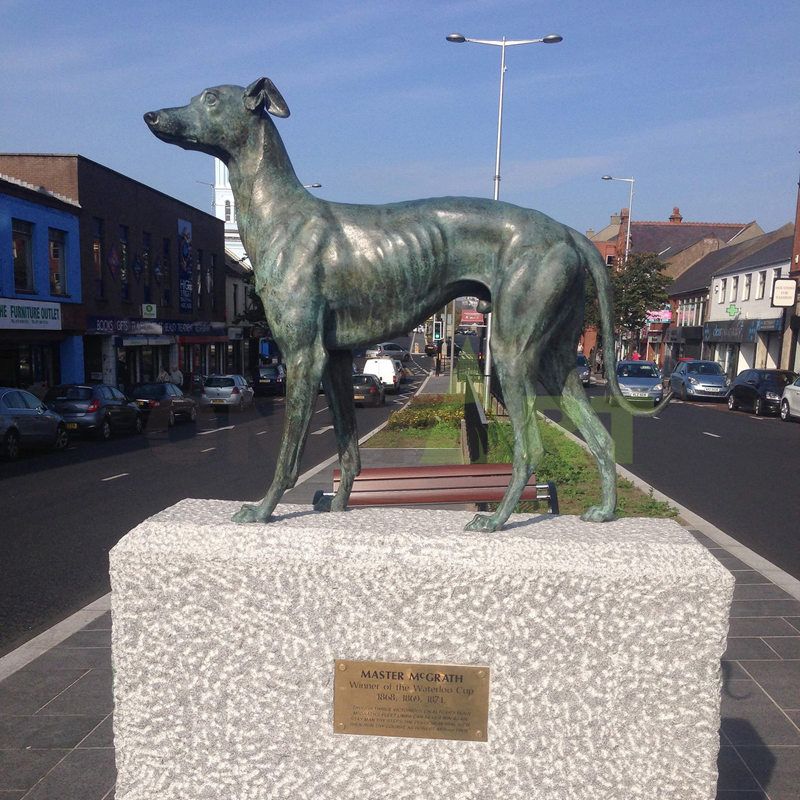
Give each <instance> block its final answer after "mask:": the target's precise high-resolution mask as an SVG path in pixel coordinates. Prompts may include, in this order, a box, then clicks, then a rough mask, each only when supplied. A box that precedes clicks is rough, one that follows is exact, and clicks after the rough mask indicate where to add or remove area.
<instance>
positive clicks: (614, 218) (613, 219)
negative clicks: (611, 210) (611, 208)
mask: <svg viewBox="0 0 800 800" xmlns="http://www.w3.org/2000/svg"><path fill="white" fill-rule="evenodd" d="M619 223H620V218H619V214H612V215H611V222H609V223H608V224H609V225H619Z"/></svg>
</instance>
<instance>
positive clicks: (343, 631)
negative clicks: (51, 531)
mask: <svg viewBox="0 0 800 800" xmlns="http://www.w3.org/2000/svg"><path fill="white" fill-rule="evenodd" d="M238 508H239V504H238V503H231V502H221V501H210V500H186V501H184V502H182V503H179V504H177V505H176V506H173V507H172V508H170V509H167V510H166V511H164V512H162V513H160V514H157V515H156V516H154V517H151V518H150V519H149V520H147V521H146V522H144V523H142V524H141V525H139V526H138V527H137V528H135V529H134V530H133V531H131V533H129V534H128V535H127V536H126V537H125V538H124V539H122V541H120V543H119V544H118V545H117V546H116V547H115V548H114V550H113V551H112V553H111V582H112V588H113V601H112V608H113V629H114V633H113V665H114V698H115V710H114V736H115V746H116V753H117V767H118V772H119V777H118V781H117V789H116V797H117V800H152V799H153V798H158V800H173V798H175V799H177V798H181V800H205V799H206V798H208V800H212V798H213V800H222V799H223V798H224V800H262V799H266V798H275V799H276V800H277V799H278V798H280V799H281V800H284V799H285V800H306V799H307V800H334V799H335V800H428V799H430V800H470V799H472V798H474V800H517V799H518V800H539V799H540V798H548V800H556V799H557V800H573V798H575V799H577V798H582V799H583V798H585V800H601V799H602V800H612V799H613V798H618V799H619V800H635V799H636V798H641V800H654V799H655V798H669V800H684V799H685V800H701V799H702V798H708V800H711V798H713V797H714V796H715V785H716V774H717V773H716V756H717V749H718V746H719V738H718V727H719V704H720V671H719V660H720V656H721V655H722V652H723V649H724V643H725V636H726V633H727V627H728V609H729V605H730V601H731V598H732V594H733V578H732V576H731V575H730V573H728V572H727V571H726V570H725V569H724V568H723V567H722V566H721V565H720V564H719V563H718V562H717V561H716V560H715V559H714V558H713V557H712V556H711V555H710V554H709V553H708V552H707V551H706V550H705V549H704V548H703V547H702V546H701V545H699V544H698V543H697V542H696V541H695V540H694V539H693V538H692V537H691V536H690V535H689V534H688V533H687V532H686V531H685V530H683V529H682V528H681V527H680V526H679V525H678V524H676V523H675V522H671V521H666V520H652V519H626V520H620V521H618V522H614V523H608V524H602V525H598V524H588V523H583V522H581V521H580V520H578V519H577V518H575V517H556V518H549V517H542V516H538V517H527V516H516V517H512V519H511V520H510V521H509V524H508V525H507V527H506V529H505V530H504V531H501V532H498V533H495V534H479V533H465V532H464V531H463V527H464V524H465V523H466V522H467V521H468V520H469V519H470V518H471V514H469V513H466V512H458V511H438V510H417V509H414V510H409V509H358V510H353V511H349V512H347V513H345V514H315V513H313V512H310V511H309V510H308V508H307V507H300V506H281V507H280V508H279V509H278V513H279V514H280V515H282V516H281V517H280V519H277V520H276V521H275V522H273V523H272V524H270V525H234V524H233V523H231V522H230V521H229V520H230V517H231V515H232V514H233V513H234V512H235V511H236V510H237V509H238ZM336 658H344V659H374V660H385V661H408V662H418V663H444V664H447V663H450V664H488V665H489V666H490V667H491V673H492V678H491V680H492V684H491V698H490V706H489V729H488V730H489V741H488V743H482V742H462V741H446V740H431V739H410V738H392V737H383V736H349V735H342V734H334V732H333V663H334V659H336Z"/></svg>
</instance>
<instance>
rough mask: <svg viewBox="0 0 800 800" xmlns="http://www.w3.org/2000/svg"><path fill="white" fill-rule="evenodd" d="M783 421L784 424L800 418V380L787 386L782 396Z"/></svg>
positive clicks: (781, 412)
mask: <svg viewBox="0 0 800 800" xmlns="http://www.w3.org/2000/svg"><path fill="white" fill-rule="evenodd" d="M780 414H781V419H782V420H783V421H784V422H789V420H791V419H792V417H794V418H795V419H798V418H800V378H797V379H796V380H794V381H792V383H789V384H787V385H786V387H785V388H784V390H783V395H782V396H781V411H780Z"/></svg>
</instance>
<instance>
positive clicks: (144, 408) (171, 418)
mask: <svg viewBox="0 0 800 800" xmlns="http://www.w3.org/2000/svg"><path fill="white" fill-rule="evenodd" d="M129 394H130V396H131V398H132V399H133V400H134V402H135V403H136V405H137V406H139V409H140V411H141V412H142V413H143V414H144V415H145V419H146V420H148V421H151V420H153V419H155V420H156V424H162V425H163V424H165V423H166V424H167V425H169V426H170V427H171V426H173V425H174V424H175V422H176V420H177V419H178V417H181V418H182V419H186V420H189V422H194V421H195V420H196V419H197V401H196V400H195V399H194V398H193V397H189V396H188V395H185V394H184V393H183V392H182V391H181V390H180V389H179V388H178V387H177V386H175V384H174V383H140V384H139V385H138V386H134V387H133V389H131V391H130V393H129ZM148 424H150V423H148Z"/></svg>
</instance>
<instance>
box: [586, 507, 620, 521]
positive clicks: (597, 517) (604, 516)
mask: <svg viewBox="0 0 800 800" xmlns="http://www.w3.org/2000/svg"><path fill="white" fill-rule="evenodd" d="M581 519H582V520H583V521H584V522H610V521H611V520H612V519H616V516H615V514H614V511H613V510H611V511H609V510H608V509H607V508H603V507H602V506H592V507H591V508H589V509H587V510H586V511H585V512H584V513H583V514H581Z"/></svg>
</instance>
